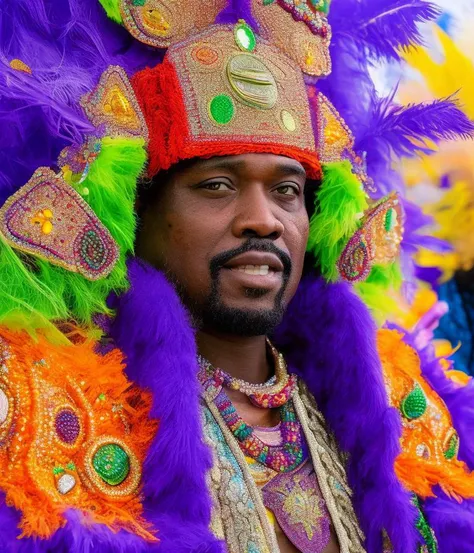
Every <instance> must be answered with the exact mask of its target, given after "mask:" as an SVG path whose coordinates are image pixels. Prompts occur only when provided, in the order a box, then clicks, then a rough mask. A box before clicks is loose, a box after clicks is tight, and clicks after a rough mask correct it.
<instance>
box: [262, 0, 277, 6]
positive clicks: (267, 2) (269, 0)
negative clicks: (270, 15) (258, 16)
mask: <svg viewBox="0 0 474 553" xmlns="http://www.w3.org/2000/svg"><path fill="white" fill-rule="evenodd" d="M273 2H275V0H263V5H264V6H269V5H270V4H273Z"/></svg>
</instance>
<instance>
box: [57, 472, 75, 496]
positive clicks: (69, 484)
mask: <svg viewBox="0 0 474 553" xmlns="http://www.w3.org/2000/svg"><path fill="white" fill-rule="evenodd" d="M57 485H58V492H59V493H60V494H62V495H65V494H67V493H69V492H70V491H71V490H72V489H73V488H74V486H75V485H76V479H75V478H74V476H73V475H72V474H63V475H62V476H61V478H59V479H58V484H57Z"/></svg>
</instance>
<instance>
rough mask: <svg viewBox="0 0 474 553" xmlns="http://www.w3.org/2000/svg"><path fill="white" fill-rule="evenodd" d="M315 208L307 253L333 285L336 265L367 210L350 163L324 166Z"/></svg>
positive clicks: (363, 194) (361, 189) (361, 188)
mask: <svg viewBox="0 0 474 553" xmlns="http://www.w3.org/2000/svg"><path fill="white" fill-rule="evenodd" d="M315 205H316V210H315V213H314V215H313V216H312V217H311V221H310V227H309V239H308V248H307V249H308V251H310V252H312V253H313V254H314V256H315V257H316V259H317V260H318V264H319V265H320V267H321V272H322V274H323V276H324V277H325V278H326V280H329V281H334V280H336V279H337V277H338V272H337V266H336V262H337V260H338V259H339V256H340V255H341V253H342V250H343V249H344V247H345V245H346V244H347V242H348V240H349V239H350V237H351V236H352V235H353V234H354V232H355V231H356V230H357V224H358V220H359V218H360V216H361V215H362V213H363V212H364V210H365V209H366V208H367V196H366V194H365V192H364V189H363V187H362V184H361V183H360V181H359V180H358V179H357V177H356V176H355V175H354V173H353V172H352V166H351V164H350V162H349V161H340V162H337V163H328V164H326V165H323V180H322V185H321V187H320V189H319V190H318V192H317V193H316V198H315Z"/></svg>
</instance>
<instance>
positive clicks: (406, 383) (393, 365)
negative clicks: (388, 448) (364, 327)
mask: <svg viewBox="0 0 474 553" xmlns="http://www.w3.org/2000/svg"><path fill="white" fill-rule="evenodd" d="M402 338H403V336H402V334H401V333H399V332H397V331H392V330H386V329H383V330H379V332H378V350H379V354H380V358H381V361H382V365H383V370H384V377H385V382H386V387H387V391H388V395H389V400H390V403H391V405H392V406H394V407H396V408H398V409H400V406H401V404H402V401H403V399H404V398H405V397H406V396H407V395H408V394H409V393H410V392H411V391H412V390H413V389H414V387H415V386H416V385H418V386H419V387H420V388H421V389H422V391H423V393H424V394H425V397H426V399H427V408H426V411H425V413H424V414H423V415H422V416H421V417H419V418H417V419H413V420H408V419H407V418H406V417H404V416H403V415H401V416H402V424H403V432H402V437H401V450H402V452H401V453H400V455H399V456H398V458H397V460H396V462H395V470H396V473H397V475H398V477H399V478H400V480H401V482H402V483H403V484H404V486H405V487H406V488H407V489H409V490H411V491H413V492H415V493H416V494H417V495H419V496H421V497H428V496H434V492H433V487H435V486H437V485H439V486H440V487H441V488H442V489H443V490H444V492H445V493H446V494H447V495H449V496H451V497H453V498H455V499H460V498H463V497H464V498H472V497H474V475H473V473H471V472H469V470H468V468H467V466H466V464H465V463H463V462H461V461H459V460H458V459H457V455H455V456H454V457H453V458H452V459H447V458H446V457H445V455H444V453H445V451H446V450H447V449H448V448H449V444H450V440H451V439H452V437H453V436H455V435H456V433H455V430H454V429H453V426H452V420H451V415H450V414H449V411H448V409H447V407H446V405H445V403H444V402H443V401H442V399H441V398H440V397H439V396H438V395H437V394H436V393H435V392H434V390H433V389H432V388H431V387H430V385H429V384H428V383H427V382H426V380H425V379H424V378H423V376H422V374H421V368H420V359H419V357H418V355H417V353H416V352H415V351H414V350H413V349H412V348H411V347H410V346H408V345H407V344H405V343H404V342H403V340H402Z"/></svg>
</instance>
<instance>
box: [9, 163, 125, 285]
mask: <svg viewBox="0 0 474 553" xmlns="http://www.w3.org/2000/svg"><path fill="white" fill-rule="evenodd" d="M31 213H35V216H34V217H33V218H31ZM53 213H54V224H53V222H52V218H53ZM0 234H2V235H3V236H4V237H5V240H6V241H7V242H8V243H9V244H10V245H11V246H12V247H13V248H15V249H17V250H20V251H23V252H26V253H29V254H31V255H35V256H36V257H39V258H41V259H45V260H46V261H48V262H49V263H52V264H54V265H58V266H60V267H63V268H64V269H67V270H68V271H71V272H75V273H80V274H82V275H83V276H84V277H85V278H87V279H89V280H97V279H100V278H103V277H105V276H107V275H108V274H110V272H111V271H112V270H113V268H114V266H115V263H116V262H117V260H118V257H119V250H118V246H117V245H116V244H115V241H114V239H113V238H112V236H111V234H110V232H109V231H108V229H107V228H106V227H105V226H104V225H103V224H102V223H101V221H100V220H99V219H98V218H97V217H96V215H95V213H94V212H93V211H92V209H91V208H90V207H89V205H88V204H87V203H86V202H85V201H84V200H83V198H82V197H81V196H80V195H79V194H78V193H77V192H76V191H75V190H74V188H72V187H71V186H70V185H68V184H67V183H66V182H65V181H64V180H63V178H62V176H61V175H56V174H55V173H54V172H53V171H51V169H49V168H46V167H40V168H39V169H37V170H36V171H35V173H34V175H33V176H32V177H31V179H30V180H29V181H28V182H27V183H26V184H25V185H24V186H23V187H22V188H20V190H18V191H17V192H16V193H15V194H13V195H12V196H10V198H9V199H8V200H7V201H6V202H5V204H4V205H3V207H2V208H1V209H0Z"/></svg>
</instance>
